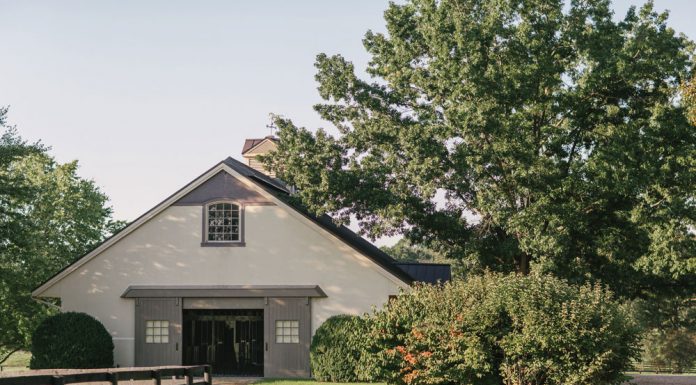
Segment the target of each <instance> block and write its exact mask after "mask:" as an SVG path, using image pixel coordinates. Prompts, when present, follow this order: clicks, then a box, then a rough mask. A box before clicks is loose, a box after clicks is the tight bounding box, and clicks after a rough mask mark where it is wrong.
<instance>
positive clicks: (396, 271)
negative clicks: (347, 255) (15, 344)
mask: <svg viewBox="0 0 696 385" xmlns="http://www.w3.org/2000/svg"><path fill="white" fill-rule="evenodd" d="M223 166H224V167H228V168H229V169H231V170H232V171H234V172H236V173H238V174H240V175H241V176H243V177H246V178H247V180H249V181H251V182H252V183H253V184H254V185H256V186H258V187H259V188H261V189H262V190H263V191H265V192H267V193H269V194H270V195H272V196H273V197H275V198H276V199H277V200H279V201H281V202H283V203H284V204H285V205H286V206H288V207H289V208H291V209H293V210H294V211H295V212H297V213H299V214H301V215H302V216H304V217H305V218H307V219H308V220H310V221H311V222H313V223H315V224H316V225H318V226H319V227H321V228H322V229H324V230H325V231H327V232H329V233H330V234H332V235H333V236H335V237H336V238H338V239H339V240H341V241H343V242H344V243H345V244H347V245H348V246H350V247H352V248H353V249H355V250H357V251H358V252H360V253H361V254H362V255H364V256H365V257H367V258H369V259H370V260H372V261H373V262H374V263H375V264H377V265H378V266H379V267H381V268H382V269H384V270H386V271H387V272H389V273H390V274H391V275H393V276H394V277H396V278H397V279H398V280H400V281H402V282H404V283H406V284H411V283H413V282H414V277H413V276H412V275H410V274H409V273H408V272H407V271H405V270H404V269H402V268H400V267H399V266H398V265H397V264H396V261H395V260H394V259H392V258H391V257H390V256H389V255H388V254H386V253H385V252H383V251H382V250H380V249H379V248H378V247H377V246H375V245H373V244H372V243H370V242H368V241H367V240H365V239H364V238H362V237H361V236H359V235H358V234H356V233H354V232H353V231H352V230H350V229H349V228H347V227H345V226H342V225H337V224H335V223H334V222H333V220H332V219H331V217H329V216H328V215H322V216H319V217H318V216H315V215H313V214H311V213H309V212H308V211H306V210H303V209H302V208H298V207H296V206H294V205H291V204H289V203H288V197H289V196H290V188H289V186H287V185H286V184H285V183H284V182H282V181H281V180H280V179H277V178H273V177H270V176H268V175H266V174H263V173H261V172H259V171H257V170H255V169H253V168H251V167H249V166H247V165H245V164H244V163H242V162H240V161H238V160H236V159H234V158H232V157H228V158H227V159H225V160H223V161H221V162H219V163H218V164H216V165H215V166H213V167H211V168H210V169H208V170H207V171H206V172H204V173H203V174H201V175H200V176H198V177H197V178H196V179H194V180H193V181H191V182H189V183H188V184H186V185H185V186H184V187H182V188H181V189H179V190H178V191H176V192H175V193H174V194H172V195H170V196H169V197H167V198H166V199H165V200H163V201H162V202H160V203H159V204H158V205H157V206H155V207H153V208H152V209H150V210H148V211H147V212H146V213H144V214H143V215H141V216H140V217H138V218H137V219H135V220H134V221H132V222H130V223H129V224H128V225H127V226H126V227H124V228H123V229H122V230H121V231H119V232H117V233H115V234H113V235H112V236H111V237H109V238H107V239H106V240H104V242H102V243H101V244H99V245H97V246H96V247H94V248H93V249H92V250H90V251H89V252H87V253H85V254H83V255H82V256H80V257H79V258H77V259H76V260H75V261H73V262H72V263H71V264H69V265H68V266H66V267H64V268H63V269H61V270H60V271H58V272H57V273H56V274H54V275H53V276H51V277H50V278H48V279H47V280H46V281H45V282H43V283H42V284H40V285H39V286H37V287H36V288H35V289H34V290H33V291H32V296H39V295H41V293H43V292H44V291H45V290H47V289H48V288H49V287H51V286H53V284H54V283H56V282H58V281H59V280H60V279H62V278H63V277H64V276H66V275H68V274H70V273H71V272H72V271H74V270H76V269H77V268H79V267H80V266H81V265H83V264H84V263H87V262H88V261H89V260H91V259H92V258H94V257H95V256H97V255H98V254H99V253H101V252H102V251H103V250H105V249H107V248H108V247H110V246H111V245H113V244H114V243H116V242H117V241H118V240H120V239H121V238H123V237H125V236H126V235H128V234H130V233H131V232H132V231H134V230H135V229H137V228H138V227H140V225H142V224H143V223H145V222H147V221H148V220H150V219H151V218H153V217H154V216H155V215H157V214H159V213H160V212H161V211H163V210H164V209H166V208H167V207H169V206H171V205H172V204H173V203H174V202H176V201H177V200H179V199H180V198H181V197H183V196H184V195H185V194H187V193H188V192H190V191H191V190H193V189H194V188H196V187H197V186H199V185H201V184H202V183H203V182H205V181H206V180H208V179H209V178H211V177H212V176H214V175H215V174H217V173H218V172H219V171H221V170H222V169H224V168H223Z"/></svg>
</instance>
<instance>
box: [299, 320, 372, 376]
mask: <svg viewBox="0 0 696 385" xmlns="http://www.w3.org/2000/svg"><path fill="white" fill-rule="evenodd" d="M365 331H366V327H365V322H364V320H363V319H361V318H360V317H357V316H350V315H338V316H333V317H331V318H329V319H327V320H326V321H325V322H324V323H323V324H321V326H319V329H317V332H316V333H315V334H314V337H313V338H312V345H311V347H310V360H311V364H312V375H313V376H314V378H315V379H316V380H317V381H328V382H356V381H358V380H361V379H362V378H360V377H359V376H358V374H357V371H356V369H357V367H358V365H359V364H360V360H361V351H362V350H363V346H364V336H365Z"/></svg>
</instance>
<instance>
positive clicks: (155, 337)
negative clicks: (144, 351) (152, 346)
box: [152, 336, 162, 344]
mask: <svg viewBox="0 0 696 385" xmlns="http://www.w3.org/2000/svg"><path fill="white" fill-rule="evenodd" d="M152 338H153V339H154V341H155V343H156V344H158V343H161V342H162V337H161V336H154V337H152Z"/></svg>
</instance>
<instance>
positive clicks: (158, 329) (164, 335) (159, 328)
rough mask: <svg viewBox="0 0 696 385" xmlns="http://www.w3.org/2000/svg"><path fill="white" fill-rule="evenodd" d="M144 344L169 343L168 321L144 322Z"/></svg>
mask: <svg viewBox="0 0 696 385" xmlns="http://www.w3.org/2000/svg"><path fill="white" fill-rule="evenodd" d="M145 343H147V344H166V343H169V321H161V320H160V321H145Z"/></svg>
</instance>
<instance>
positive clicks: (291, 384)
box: [254, 379, 385, 385]
mask: <svg viewBox="0 0 696 385" xmlns="http://www.w3.org/2000/svg"><path fill="white" fill-rule="evenodd" d="M254 384H273V385H332V384H338V383H337V382H317V381H312V380H273V379H268V380H261V381H259V382H254ZM342 384H348V385H350V384H369V383H368V382H344V383H342ZM376 385H377V384H376ZM378 385H385V384H382V383H378Z"/></svg>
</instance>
